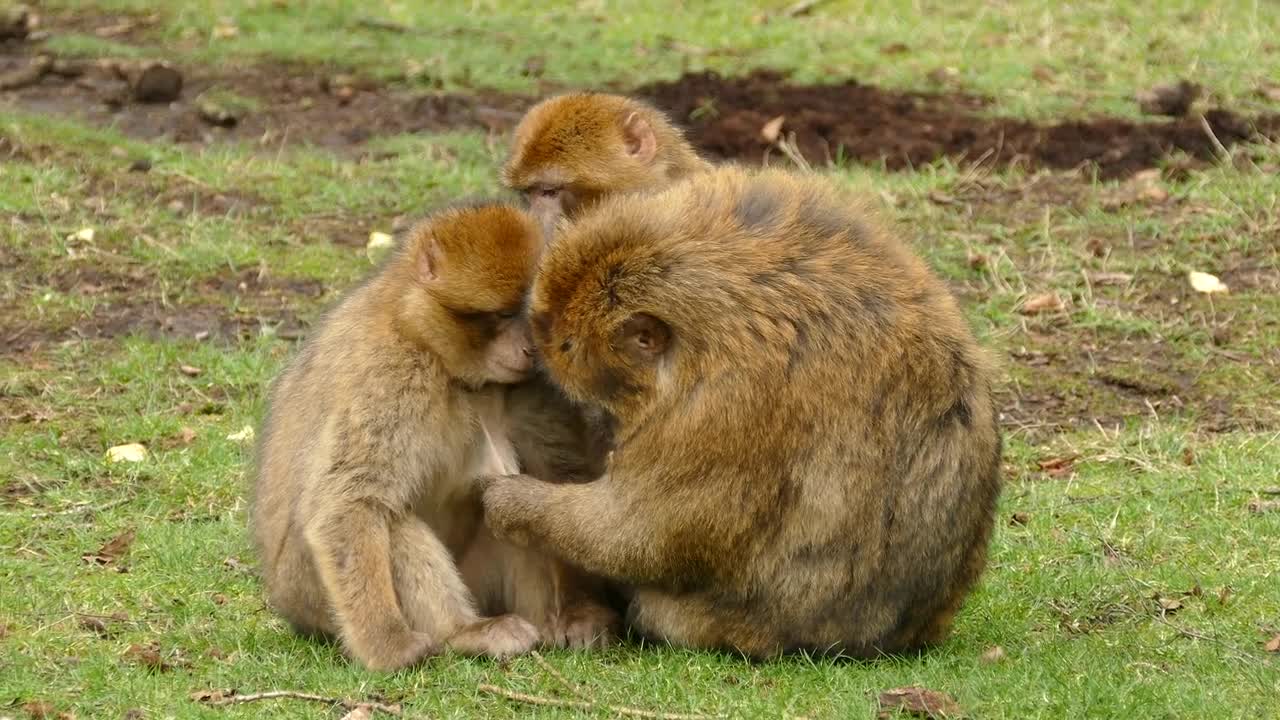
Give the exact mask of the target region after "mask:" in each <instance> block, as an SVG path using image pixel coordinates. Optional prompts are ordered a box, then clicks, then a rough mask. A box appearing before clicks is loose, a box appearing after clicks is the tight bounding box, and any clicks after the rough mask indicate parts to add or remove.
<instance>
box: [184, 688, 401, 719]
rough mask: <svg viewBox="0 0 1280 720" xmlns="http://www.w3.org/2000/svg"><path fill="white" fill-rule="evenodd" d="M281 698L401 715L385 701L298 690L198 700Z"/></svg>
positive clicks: (226, 702) (233, 701) (225, 702)
mask: <svg viewBox="0 0 1280 720" xmlns="http://www.w3.org/2000/svg"><path fill="white" fill-rule="evenodd" d="M279 698H289V699H292V700H307V701H310V702H317V703H324V704H325V705H335V706H339V707H341V708H342V709H344V710H346V711H348V712H350V711H352V710H355V709H357V708H362V707H363V708H368V709H369V710H377V711H379V712H384V713H386V714H388V715H396V716H399V715H400V706H399V705H387V704H385V703H380V702H374V701H372V700H352V699H350V698H335V697H325V696H323V695H313V694H311V693H304V692H298V691H296V690H268V691H267V692H260V693H249V694H248V695H232V696H230V697H220V698H209V699H205V700H201V699H199V698H197V701H198V702H202V703H204V704H206V705H217V706H221V705H238V704H240V703H250V702H257V701H259V700H276V699H279Z"/></svg>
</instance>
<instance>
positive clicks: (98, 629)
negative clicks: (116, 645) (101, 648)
mask: <svg viewBox="0 0 1280 720" xmlns="http://www.w3.org/2000/svg"><path fill="white" fill-rule="evenodd" d="M80 627H82V628H84V629H85V630H88V631H90V632H92V633H93V634H94V635H97V636H98V637H100V638H102V639H104V640H105V639H107V638H109V637H111V636H112V635H114V634H115V633H114V632H113V631H112V629H111V627H110V626H108V625H107V623H106V620H105V619H103V618H100V617H97V616H95V615H85V616H84V617H82V618H80Z"/></svg>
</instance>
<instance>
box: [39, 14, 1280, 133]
mask: <svg viewBox="0 0 1280 720" xmlns="http://www.w3.org/2000/svg"><path fill="white" fill-rule="evenodd" d="M48 5H50V6H53V7H72V8H74V7H77V6H78V5H79V3H77V2H68V0H54V1H53V2H50V3H48ZM96 5H97V6H99V7H103V8H112V9H118V10H125V11H132V12H137V13H152V12H155V8H156V4H155V3H154V2H148V1H147V0H99V2H97V3H96ZM790 5H791V3H790V2H778V1H774V2H767V3H760V4H759V5H758V6H757V7H756V8H750V7H743V6H742V5H741V4H740V3H733V2H727V1H726V0H714V1H713V2H707V3H689V2H680V1H678V0H668V1H665V2H660V3H641V2H630V1H629V2H620V3H606V2H603V1H600V0H594V1H587V2H577V3H564V2H561V3H545V2H531V1H528V0H516V1H510V0H508V1H504V2H497V1H495V0H482V1H479V2H461V1H457V2H442V3H430V4H422V3H412V2H384V3H358V2H350V1H349V0H348V1H344V0H322V1H320V2H307V3H296V2H288V3H270V2H258V1H257V0H223V1H220V2H212V1H208V2H190V3H183V4H181V5H178V6H176V7H173V8H170V9H167V10H164V11H163V13H162V14H163V16H164V18H165V22H164V23H163V24H162V26H161V27H159V28H158V29H155V30H154V32H155V35H156V39H157V40H158V41H162V42H163V43H165V44H170V45H175V44H176V45H177V46H178V47H180V48H181V49H182V50H183V51H184V52H185V53H186V54H188V55H189V56H190V57H191V58H193V59H196V60H199V61H206V62H221V61H225V60H228V59H243V58H245V57H246V56H249V57H252V56H266V57H276V58H286V59H301V60H306V61H309V62H317V63H335V62H336V63H339V64H348V65H352V66H355V67H358V68H361V69H363V70H365V71H367V72H369V73H370V74H373V75H377V76H382V77H405V76H409V77H412V78H414V79H416V80H417V81H418V82H422V83H426V84H430V85H443V86H445V87H462V88H467V87H484V88H497V89H504V90H521V91H532V90H535V89H536V88H537V83H536V81H535V79H533V78H530V77H527V76H526V75H525V73H524V72H523V69H524V67H525V63H526V61H527V60H529V59H530V58H539V59H540V60H542V62H543V65H544V70H543V72H544V75H543V78H542V79H543V80H545V81H547V82H550V83H554V84H562V85H582V84H586V85H597V84H600V83H605V82H617V83H621V84H623V85H635V84H639V83H642V82H646V81H650V80H654V79H657V78H673V77H675V76H676V75H678V74H679V73H680V72H681V71H683V70H686V69H691V70H699V69H713V70H721V71H734V72H737V71H740V70H741V69H743V68H750V67H773V68H784V69H789V70H794V71H795V73H796V77H797V78H799V79H803V80H808V81H823V80H830V79H835V78H842V77H856V78H859V79H861V80H864V81H868V82H875V83H877V84H884V85H892V86H897V87H928V85H929V83H928V82H927V81H926V80H925V78H926V76H927V75H928V74H929V73H931V72H933V71H936V70H939V69H943V68H954V69H955V70H956V71H957V75H956V77H957V79H958V82H959V83H960V84H961V85H962V86H963V87H966V88H969V89H971V90H974V91H976V92H979V93H983V94H988V95H991V96H993V97H996V98H998V99H999V101H1000V107H1001V108H1002V109H1005V110H1006V111H1009V112H1012V113H1014V114H1051V113H1061V112H1064V111H1065V112H1073V113H1080V112H1097V111H1107V112H1119V113H1133V112H1135V108H1134V103H1133V99H1132V98H1133V91H1134V89H1135V88H1141V87H1147V86H1149V85H1151V84H1154V83H1158V82H1168V81H1170V80H1173V79H1176V78H1179V77H1189V78H1190V79H1192V80H1196V81H1198V82H1203V83H1204V84H1205V85H1206V86H1207V87H1209V88H1210V89H1211V90H1212V91H1213V92H1214V93H1215V94H1216V95H1217V96H1218V97H1221V98H1223V99H1225V100H1228V101H1231V102H1232V104H1239V102H1245V101H1252V100H1253V93H1254V91H1255V90H1256V89H1257V88H1258V87H1259V85H1260V84H1261V83H1263V82H1265V81H1267V80H1270V79H1274V78H1275V77H1276V76H1277V74H1278V71H1280V52H1277V51H1276V44H1275V42H1276V41H1275V38H1276V37H1277V36H1280V8H1278V7H1277V6H1276V5H1275V4H1273V3H1268V2H1264V1H1262V0H1228V1H1226V2H1200V1H1194V0H1181V1H1179V2H1166V3H1114V2H1104V1H1101V0H1092V1H1085V2H1072V3H1069V4H1064V3H1058V2H1053V1H1052V0H1033V1H1032V2H1016V3H1015V2H998V3H981V4H979V3H973V4H957V3H949V2H934V1H931V0H897V1H895V2H872V1H871V0H863V1H862V2H857V1H854V0H834V1H832V2H824V3H819V4H818V7H816V8H815V9H814V10H813V11H812V12H811V13H809V14H807V15H804V16H801V17H795V18H792V17H787V16H786V15H785V14H784V13H782V12H781V11H782V10H783V9H784V8H786V7H788V6H790ZM676 17H678V18H679V22H678V23H673V22H672V18H676ZM369 21H376V22H372V23H371V22H369ZM378 22H381V23H390V24H392V25H395V26H398V27H400V28H402V29H403V31H402V32H392V31H388V30H386V29H384V28H381V27H379V26H378ZM220 27H223V28H226V27H233V28H235V29H236V34H235V35H234V36H230V37H228V36H226V35H225V33H219V32H218V28H220ZM58 43H59V46H60V47H62V48H65V49H68V50H77V51H83V52H89V53H91V54H98V53H99V52H101V51H102V50H104V49H109V48H103V47H102V45H103V43H101V41H100V40H99V39H96V38H92V39H90V38H81V37H73V38H67V39H62V40H59V41H58ZM893 46H905V50H901V51H897V52H892V51H891V52H885V49H888V48H893ZM1046 71H1047V72H1048V73H1049V74H1048V75H1046V74H1045V72H1046ZM1045 78H1048V79H1045Z"/></svg>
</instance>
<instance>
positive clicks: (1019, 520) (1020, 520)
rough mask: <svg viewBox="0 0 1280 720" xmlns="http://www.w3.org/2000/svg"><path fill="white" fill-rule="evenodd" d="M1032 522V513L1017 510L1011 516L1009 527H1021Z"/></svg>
mask: <svg viewBox="0 0 1280 720" xmlns="http://www.w3.org/2000/svg"><path fill="white" fill-rule="evenodd" d="M1029 522H1031V513H1024V512H1016V513H1014V514H1012V515H1010V516H1009V527H1019V526H1022V525H1026V524H1027V523H1029Z"/></svg>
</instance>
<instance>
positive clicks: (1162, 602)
mask: <svg viewBox="0 0 1280 720" xmlns="http://www.w3.org/2000/svg"><path fill="white" fill-rule="evenodd" d="M1156 605H1158V606H1159V607H1160V611H1161V612H1162V613H1167V614H1169V615H1172V614H1173V613H1176V612H1178V611H1179V610H1181V609H1182V601H1181V600H1178V599H1176V598H1167V597H1159V596H1157V597H1156Z"/></svg>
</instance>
